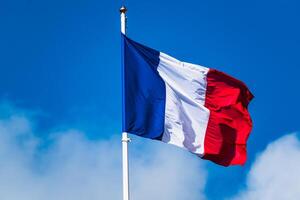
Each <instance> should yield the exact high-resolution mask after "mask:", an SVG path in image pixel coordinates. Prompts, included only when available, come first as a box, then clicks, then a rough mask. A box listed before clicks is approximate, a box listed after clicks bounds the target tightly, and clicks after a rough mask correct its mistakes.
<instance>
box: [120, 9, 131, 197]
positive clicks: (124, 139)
mask: <svg viewBox="0 0 300 200" xmlns="http://www.w3.org/2000/svg"><path fill="white" fill-rule="evenodd" d="M126 11H127V9H126V7H125V6H122V7H121V8H120V13H121V33H123V34H124V35H126ZM123 56H124V55H123ZM122 62H124V61H123V60H122ZM123 106H124V105H123ZM128 142H130V138H128V134H127V133H126V132H123V133H122V162H123V200H129V176H128V174H129V170H128Z"/></svg>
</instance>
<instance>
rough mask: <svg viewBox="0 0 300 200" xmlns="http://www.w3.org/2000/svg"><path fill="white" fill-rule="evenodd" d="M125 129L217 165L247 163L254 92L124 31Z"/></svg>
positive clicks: (225, 76)
mask: <svg viewBox="0 0 300 200" xmlns="http://www.w3.org/2000/svg"><path fill="white" fill-rule="evenodd" d="M122 43H123V44H122V45H123V55H122V56H123V131H124V132H128V133H131V134H135V135H138V136H141V137H145V138H150V139H155V140H160V141H162V142H165V143H169V144H173V145H176V146H178V147H181V148H185V149H187V150H188V151H190V152H192V153H194V154H196V155H198V156H200V157H201V158H203V159H207V160H211V161H213V162H215V163H217V164H220V165H223V166H228V165H236V164H241V165H242V164H244V163H245V161H246V142H247V139H248V136H249V134H250V131H251V129H252V121H251V118H250V115H249V112H248V110H247V107H248V104H249V102H250V101H251V99H252V98H253V95H252V94H251V92H250V91H249V90H248V88H247V86H246V85H245V84H244V83H242V82H241V81H239V80H237V79H235V78H233V77H231V76H229V75H226V74H225V73H222V72H219V71H217V70H214V69H210V68H206V67H202V66H200V65H195V64H191V63H186V62H181V61H179V60H177V59H175V58H173V57H171V56H169V55H167V54H165V53H162V52H159V51H156V50H154V49H151V48H149V47H146V46H144V45H141V44H139V43H137V42H135V41H133V40H131V39H129V38H128V37H126V36H125V35H122Z"/></svg>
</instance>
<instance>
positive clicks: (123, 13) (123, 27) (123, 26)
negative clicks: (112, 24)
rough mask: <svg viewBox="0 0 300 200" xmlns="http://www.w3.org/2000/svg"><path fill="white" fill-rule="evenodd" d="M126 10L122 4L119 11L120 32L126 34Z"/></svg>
mask: <svg viewBox="0 0 300 200" xmlns="http://www.w3.org/2000/svg"><path fill="white" fill-rule="evenodd" d="M126 12H127V8H126V7H125V6H124V5H123V6H122V7H121V8H120V13H121V33H123V34H124V35H126Z"/></svg>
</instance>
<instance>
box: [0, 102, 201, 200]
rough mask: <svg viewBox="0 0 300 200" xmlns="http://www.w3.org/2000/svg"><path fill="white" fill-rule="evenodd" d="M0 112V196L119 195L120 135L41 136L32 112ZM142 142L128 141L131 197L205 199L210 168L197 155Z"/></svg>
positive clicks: (8, 199) (25, 199)
mask: <svg viewBox="0 0 300 200" xmlns="http://www.w3.org/2000/svg"><path fill="white" fill-rule="evenodd" d="M8 108H9V109H8ZM8 110H9V112H8ZM0 112H1V113H2V115H0V117H1V119H0V199H1V200H20V199H22V200H53V199H55V200H68V199H69V200H87V199H88V200H94V199H95V200H99V199H103V200H114V199H121V192H122V191H121V188H122V185H121V142H120V140H119V137H114V138H112V139H110V140H105V141H95V140H89V139H87V138H86V137H85V134H84V133H83V132H80V131H78V130H72V129H69V130H65V131H61V132H53V133H48V134H44V136H43V137H37V135H43V134H41V133H38V134H37V133H36V129H35V128H34V127H35V126H36V124H35V121H34V119H32V117H31V116H28V115H26V113H25V114H24V112H19V111H17V110H16V109H14V108H12V107H8V106H5V111H4V110H3V107H2V108H1V106H0ZM3 113H6V114H3ZM138 142H140V140H138V141H135V144H134V145H130V147H131V149H130V167H131V171H130V172H131V175H130V177H131V196H132V199H133V200H134V199H136V200H139V199H143V200H150V199H151V200H153V199H157V200H160V199H161V200H182V199H186V200H193V199H204V195H203V190H204V186H205V180H206V173H205V170H204V169H203V166H201V165H200V163H201V162H199V161H198V158H196V157H195V156H193V155H190V154H187V153H186V152H182V151H181V150H179V149H177V148H175V147H172V146H169V145H163V144H160V143H158V142H153V141H151V142H150V141H149V142H148V141H145V142H143V143H142V144H137V143H138Z"/></svg>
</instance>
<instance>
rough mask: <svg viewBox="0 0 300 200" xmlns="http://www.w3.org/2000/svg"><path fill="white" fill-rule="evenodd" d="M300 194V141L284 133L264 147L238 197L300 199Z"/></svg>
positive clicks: (241, 198) (274, 199) (276, 199)
mask: <svg viewBox="0 0 300 200" xmlns="http://www.w3.org/2000/svg"><path fill="white" fill-rule="evenodd" d="M299 197H300V141H299V138H297V135H296V134H290V135H286V136H283V137H282V138H280V139H278V140H276V141H274V142H272V143H271V144H269V145H268V147H267V148H266V150H265V151H263V152H262V153H261V154H260V155H259V156H258V158H257V159H256V161H255V163H254V164H253V166H252V168H251V171H250V172H249V174H248V179H247V187H246V189H245V190H244V191H242V192H241V193H239V194H238V195H237V196H236V197H235V199H238V200H257V199H264V200H282V199H288V200H297V199H299Z"/></svg>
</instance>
